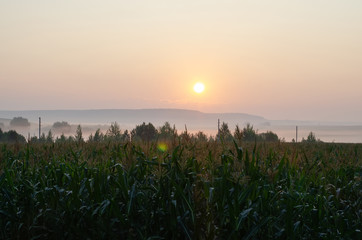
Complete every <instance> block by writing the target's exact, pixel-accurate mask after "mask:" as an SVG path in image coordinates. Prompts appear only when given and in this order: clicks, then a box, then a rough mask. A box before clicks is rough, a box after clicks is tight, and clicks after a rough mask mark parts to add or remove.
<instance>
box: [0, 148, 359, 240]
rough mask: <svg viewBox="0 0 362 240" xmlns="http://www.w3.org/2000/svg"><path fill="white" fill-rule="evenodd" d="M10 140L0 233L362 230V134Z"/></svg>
mask: <svg viewBox="0 0 362 240" xmlns="http://www.w3.org/2000/svg"><path fill="white" fill-rule="evenodd" d="M160 144H161V143H159V142H157V141H152V142H148V143H142V142H140V143H135V142H116V141H113V142H112V141H109V142H102V143H92V142H86V143H84V142H83V143H27V144H1V145H0V239H362V233H361V231H362V219H361V218H362V183H361V177H362V160H361V159H362V144H336V143H313V144H310V143H304V144H303V143H298V144H296V143H283V142H279V143H236V142H235V141H232V142H227V143H223V142H217V141H207V142H201V141H189V142H182V141H178V142H177V141H176V142H175V141H174V142H171V141H170V142H164V143H162V147H160V146H161V145H160Z"/></svg>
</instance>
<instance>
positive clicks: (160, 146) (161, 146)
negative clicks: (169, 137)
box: [157, 143, 167, 152]
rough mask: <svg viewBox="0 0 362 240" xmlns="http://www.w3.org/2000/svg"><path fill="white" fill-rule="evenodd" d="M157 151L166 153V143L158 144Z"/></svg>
mask: <svg viewBox="0 0 362 240" xmlns="http://www.w3.org/2000/svg"><path fill="white" fill-rule="evenodd" d="M157 149H158V150H159V151H160V152H166V151H167V145H166V143H159V144H158V145H157Z"/></svg>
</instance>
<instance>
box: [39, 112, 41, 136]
mask: <svg viewBox="0 0 362 240" xmlns="http://www.w3.org/2000/svg"><path fill="white" fill-rule="evenodd" d="M40 135H41V118H40V117H39V140H40Z"/></svg>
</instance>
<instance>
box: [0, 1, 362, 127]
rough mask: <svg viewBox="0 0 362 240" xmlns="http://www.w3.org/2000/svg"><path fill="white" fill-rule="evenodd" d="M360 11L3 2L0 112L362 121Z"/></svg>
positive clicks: (301, 4) (235, 4)
mask: <svg viewBox="0 0 362 240" xmlns="http://www.w3.org/2000/svg"><path fill="white" fill-rule="evenodd" d="M361 11H362V1H360V0H348V1H342V0H293V1H290V0H273V1H272V0H249V1H247V0H238V1H236V0H223V1H212V0H182V1H177V0H174V1H169V0H164V1H161V0H154V1H149V0H132V1H125V0H124V1H119V0H102V1H100V0H99V1H98V0H97V1H96V0H77V1H74V0H62V1H51V0H32V1H28V0H0V29H1V31H0V89H1V94H0V110H40V109H41V110H48V109H114V108H117V109H118V108H127V109H133V108H135V109H140V108H182V109H194V110H199V111H202V112H240V113H249V114H256V115H259V116H263V117H265V118H268V119H272V120H273V119H290V120H316V121H350V122H358V123H362V110H361V107H362V14H361ZM196 82H203V83H204V85H205V91H204V92H203V93H201V94H197V93H195V92H194V91H193V85H194V84H195V83H196Z"/></svg>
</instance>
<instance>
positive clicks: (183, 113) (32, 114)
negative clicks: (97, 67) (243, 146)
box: [0, 109, 268, 129]
mask: <svg viewBox="0 0 362 240" xmlns="http://www.w3.org/2000/svg"><path fill="white" fill-rule="evenodd" d="M18 116H21V117H24V118H27V119H28V120H29V121H31V122H37V121H38V118H39V117H41V118H42V122H44V123H54V122H56V121H68V122H69V123H73V124H77V123H82V124H109V123H111V122H118V123H120V124H122V125H135V124H140V123H142V122H151V123H153V124H154V125H156V126H161V125H163V124H164V123H165V122H166V121H168V122H170V123H171V124H175V125H176V126H177V127H178V128H180V127H181V128H183V127H184V125H187V127H190V128H194V129H197V128H202V129H208V128H215V127H216V126H217V120H218V119H220V121H221V122H222V121H224V122H227V123H229V124H230V125H233V124H239V125H243V124H245V123H247V122H250V123H253V124H259V123H263V122H267V121H268V120H266V119H265V118H263V117H260V116H255V115H250V114H245V113H203V112H200V111H195V110H185V109H96V110H38V111H37V110H32V111H0V117H1V118H9V119H12V118H13V117H18Z"/></svg>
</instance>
